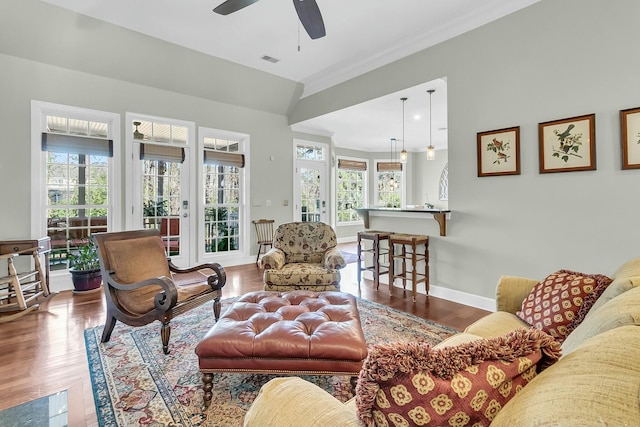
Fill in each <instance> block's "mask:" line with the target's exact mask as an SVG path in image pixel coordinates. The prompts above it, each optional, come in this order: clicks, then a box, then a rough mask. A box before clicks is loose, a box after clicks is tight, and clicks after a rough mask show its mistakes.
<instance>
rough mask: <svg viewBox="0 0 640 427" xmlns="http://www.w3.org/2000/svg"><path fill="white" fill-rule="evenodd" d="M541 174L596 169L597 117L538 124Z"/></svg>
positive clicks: (592, 115) (591, 116)
mask: <svg viewBox="0 0 640 427" xmlns="http://www.w3.org/2000/svg"><path fill="white" fill-rule="evenodd" d="M538 139H539V154H540V173H549V172H572V171H586V170H595V169H596V115H595V114H587V115H584V116H578V117H571V118H568V119H562V120H553V121H550V122H544V123H538Z"/></svg>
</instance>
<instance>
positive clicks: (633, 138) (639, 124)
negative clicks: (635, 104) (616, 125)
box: [620, 108, 640, 169]
mask: <svg viewBox="0 0 640 427" xmlns="http://www.w3.org/2000/svg"><path fill="white" fill-rule="evenodd" d="M620 130H621V132H620V133H621V135H622V169H638V168H640V108H630V109H628V110H620Z"/></svg>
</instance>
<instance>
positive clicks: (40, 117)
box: [30, 100, 122, 277]
mask: <svg viewBox="0 0 640 427" xmlns="http://www.w3.org/2000/svg"><path fill="white" fill-rule="evenodd" d="M47 116H59V117H67V118H73V119H79V120H88V121H96V122H104V123H107V124H108V135H107V138H108V139H111V140H113V156H112V157H109V158H108V160H107V167H108V169H109V172H108V181H107V185H108V189H109V190H108V191H109V193H110V195H111V197H109V199H108V204H107V206H108V207H107V224H108V225H107V231H113V230H120V229H121V226H122V218H121V211H122V203H121V197H120V194H121V180H122V178H121V173H122V171H121V167H120V162H121V154H120V147H121V138H120V134H121V132H120V130H121V129H120V115H119V114H117V113H111V112H108V111H100V110H93V109H88V108H81V107H75V106H70V105H64V104H55V103H51V102H44V101H36V100H32V101H31V178H32V179H31V218H30V223H31V235H32V236H46V235H47V219H46V212H47V183H46V177H47V167H46V164H47V154H46V152H44V151H42V133H43V132H46V125H47V123H46V118H47ZM64 275H66V276H70V274H69V270H68V269H62V270H54V271H52V272H51V277H56V276H64Z"/></svg>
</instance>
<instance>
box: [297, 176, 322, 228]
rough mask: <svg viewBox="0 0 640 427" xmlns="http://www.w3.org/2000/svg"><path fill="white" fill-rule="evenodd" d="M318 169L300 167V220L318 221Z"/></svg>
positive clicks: (319, 181)
mask: <svg viewBox="0 0 640 427" xmlns="http://www.w3.org/2000/svg"><path fill="white" fill-rule="evenodd" d="M320 186H321V180H320V171H319V170H318V169H313V168H304V167H302V168H300V208H301V212H300V213H301V221H303V222H318V221H320V212H321V206H320V204H321V200H320V194H321V193H320V189H321V188H320Z"/></svg>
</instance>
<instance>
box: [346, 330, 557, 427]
mask: <svg viewBox="0 0 640 427" xmlns="http://www.w3.org/2000/svg"><path fill="white" fill-rule="evenodd" d="M559 357H560V344H559V343H558V342H557V341H556V340H555V339H553V337H551V336H549V335H548V334H546V333H544V332H542V331H540V330H537V329H535V328H531V329H528V330H527V329H518V330H516V331H513V332H511V333H509V334H508V335H506V336H503V337H497V338H490V339H479V340H477V341H473V342H470V343H465V344H461V345H459V346H455V347H443V348H439V349H433V348H431V346H430V345H428V344H424V343H416V342H412V343H393V344H380V345H376V346H374V347H373V348H372V349H371V351H370V352H369V355H368V357H367V360H366V361H365V362H364V365H363V367H362V370H361V371H360V376H359V378H358V385H357V386H356V404H357V406H358V417H359V419H360V421H362V422H363V423H364V424H365V425H366V426H368V427H371V426H374V425H375V426H394V427H395V426H410V425H418V426H465V425H476V426H486V425H489V424H490V423H491V420H493V418H494V417H495V415H496V414H497V413H498V411H500V409H502V407H504V405H505V404H506V403H507V402H508V401H509V400H510V399H511V398H512V397H513V396H514V395H515V394H516V393H517V392H518V391H520V390H521V389H522V387H524V386H525V385H526V384H527V383H528V382H529V381H531V380H532V379H533V378H534V377H535V376H536V375H537V372H538V371H539V370H540V369H541V368H543V367H546V366H548V365H550V364H551V363H553V362H555V361H556V360H557V359H558V358H559Z"/></svg>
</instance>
